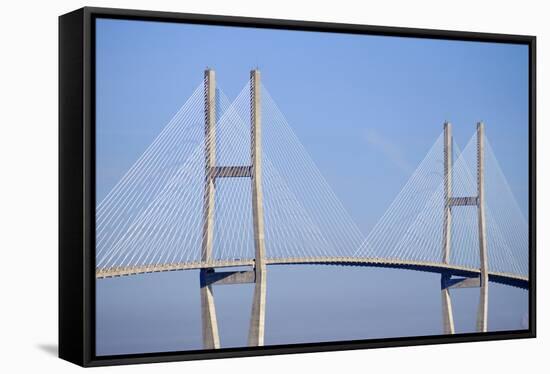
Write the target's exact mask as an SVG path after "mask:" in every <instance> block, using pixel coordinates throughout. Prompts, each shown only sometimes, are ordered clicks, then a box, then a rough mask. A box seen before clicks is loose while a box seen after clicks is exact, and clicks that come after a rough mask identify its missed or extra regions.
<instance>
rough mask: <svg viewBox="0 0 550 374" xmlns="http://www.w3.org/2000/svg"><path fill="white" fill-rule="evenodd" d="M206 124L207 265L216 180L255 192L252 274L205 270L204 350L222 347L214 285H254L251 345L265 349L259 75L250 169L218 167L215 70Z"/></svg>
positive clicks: (209, 76)
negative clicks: (246, 181)
mask: <svg viewBox="0 0 550 374" xmlns="http://www.w3.org/2000/svg"><path fill="white" fill-rule="evenodd" d="M204 100H205V101H204V103H205V104H204V108H205V109H204V110H205V111H204V118H205V131H204V135H205V142H204V149H205V154H204V155H205V181H204V208H203V209H204V212H203V213H204V214H203V241H202V257H201V261H202V262H203V263H207V264H208V263H209V262H211V261H212V248H213V242H214V201H215V200H214V194H215V188H216V184H215V181H216V179H217V178H241V177H249V178H250V180H251V182H252V186H251V191H252V199H251V200H252V201H251V202H252V221H253V222H252V224H253V232H254V270H253V271H229V272H216V271H215V270H214V269H213V268H205V269H202V270H201V273H200V284H201V311H202V336H203V346H204V348H205V349H213V348H219V347H220V339H219V335H218V325H217V320H216V308H215V305H214V294H213V289H212V288H213V286H214V285H223V284H226V285H227V284H241V283H254V284H255V286H254V297H253V299H252V311H251V315H250V329H249V333H248V345H250V346H259V345H263V344H264V327H265V299H266V274H267V271H266V263H265V243H264V210H263V192H262V140H261V139H262V126H261V123H262V122H261V107H260V72H259V71H258V70H252V71H251V72H250V144H251V149H250V160H251V164H250V166H248V165H244V166H243V165H237V166H216V128H215V126H216V81H215V75H214V71H213V70H206V71H205V75H204Z"/></svg>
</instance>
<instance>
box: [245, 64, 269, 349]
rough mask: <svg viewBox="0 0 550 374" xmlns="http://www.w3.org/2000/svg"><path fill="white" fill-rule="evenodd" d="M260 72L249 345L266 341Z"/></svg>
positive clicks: (253, 87)
mask: <svg viewBox="0 0 550 374" xmlns="http://www.w3.org/2000/svg"><path fill="white" fill-rule="evenodd" d="M260 92H261V88H260V72H259V70H252V71H251V72H250V123H251V131H250V132H251V139H250V143H251V154H250V157H251V162H252V167H251V180H252V220H253V226H254V251H255V254H254V258H255V260H254V272H255V275H256V277H255V279H256V280H255V282H256V284H255V287H254V297H253V299H252V312H251V315H250V330H249V334H248V345H249V346H259V345H263V344H264V327H265V298H266V275H267V274H266V273H267V272H266V264H265V243H264V209H263V203H262V201H263V192H262V136H261V134H262V122H261V107H260Z"/></svg>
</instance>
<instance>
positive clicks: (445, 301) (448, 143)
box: [441, 122, 455, 334]
mask: <svg viewBox="0 0 550 374" xmlns="http://www.w3.org/2000/svg"><path fill="white" fill-rule="evenodd" d="M452 167H453V137H452V126H451V124H450V123H449V122H445V123H444V125H443V178H444V179H443V194H444V199H445V201H444V208H443V209H444V211H443V263H444V264H448V263H449V261H450V258H451V223H452V214H451V204H450V200H451V196H453V194H452V190H453V187H452V186H453V185H452V173H451V170H452ZM448 278H449V276H448V275H447V274H442V275H441V283H442V285H443V284H445V283H446V281H447V280H448ZM441 306H442V312H443V316H442V317H443V333H444V334H454V333H455V326H454V318H453V305H452V300H451V293H450V290H449V288H447V287H441Z"/></svg>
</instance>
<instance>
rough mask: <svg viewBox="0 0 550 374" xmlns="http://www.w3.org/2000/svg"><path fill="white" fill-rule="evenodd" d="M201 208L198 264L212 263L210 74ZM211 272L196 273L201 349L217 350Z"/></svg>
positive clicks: (211, 77)
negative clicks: (210, 280) (209, 278)
mask: <svg viewBox="0 0 550 374" xmlns="http://www.w3.org/2000/svg"><path fill="white" fill-rule="evenodd" d="M204 159H205V173H204V175H205V176H204V204H203V236H202V250H201V261H203V262H210V261H211V260H212V247H213V242H214V202H215V199H214V192H215V188H216V186H215V183H214V178H213V177H212V172H211V170H212V168H213V167H214V166H215V165H216V75H215V73H214V71H213V70H210V69H208V70H206V71H205V72H204ZM211 271H212V270H211V269H201V270H200V285H201V291H200V292H201V317H202V339H203V346H204V348H205V349H214V348H219V347H220V338H219V334H218V322H217V318H216V307H215V304H214V294H213V289H212V285H209V284H207V283H206V281H205V280H206V277H207V274H208V272H211Z"/></svg>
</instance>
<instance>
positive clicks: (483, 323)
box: [441, 122, 489, 334]
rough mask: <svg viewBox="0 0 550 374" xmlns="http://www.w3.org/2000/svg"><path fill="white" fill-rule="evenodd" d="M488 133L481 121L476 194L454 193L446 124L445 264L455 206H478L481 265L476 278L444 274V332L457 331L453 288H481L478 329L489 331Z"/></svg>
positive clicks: (447, 257) (449, 126) (450, 143)
mask: <svg viewBox="0 0 550 374" xmlns="http://www.w3.org/2000/svg"><path fill="white" fill-rule="evenodd" d="M484 143H485V134H484V125H483V123H482V122H479V123H478V124H477V196H465V197H453V196H452V136H451V125H450V124H449V123H447V122H446V123H445V125H444V150H443V152H444V199H445V202H444V215H443V260H442V261H443V263H444V264H448V263H449V261H450V250H451V227H452V226H451V223H452V207H453V206H454V207H460V206H476V207H477V212H478V237H479V264H480V269H479V271H480V275H479V277H473V278H458V279H451V276H449V275H447V274H443V275H442V277H441V298H442V311H443V331H444V333H445V334H454V331H455V330H454V321H453V312H452V303H451V294H450V288H464V287H479V288H480V296H479V306H478V312H477V322H476V329H477V331H478V332H487V314H488V305H489V304H488V298H489V267H488V258H487V232H486V231H487V229H486V225H485V187H484V183H485V176H484V174H485V145H484Z"/></svg>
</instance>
